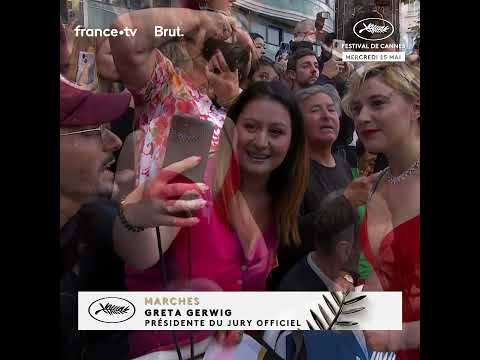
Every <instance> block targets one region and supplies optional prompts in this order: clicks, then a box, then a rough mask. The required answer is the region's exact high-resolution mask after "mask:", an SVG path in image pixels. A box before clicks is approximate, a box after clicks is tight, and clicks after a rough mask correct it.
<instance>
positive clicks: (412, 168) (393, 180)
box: [385, 159, 420, 185]
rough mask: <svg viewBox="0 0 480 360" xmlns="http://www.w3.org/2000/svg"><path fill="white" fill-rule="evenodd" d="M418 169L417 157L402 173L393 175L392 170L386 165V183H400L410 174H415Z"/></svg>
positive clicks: (418, 161)
mask: <svg viewBox="0 0 480 360" xmlns="http://www.w3.org/2000/svg"><path fill="white" fill-rule="evenodd" d="M419 171H420V159H418V160H417V161H415V162H414V163H413V164H412V166H410V167H409V168H408V169H407V170H405V171H404V172H403V173H401V174H400V175H398V176H393V175H392V171H391V170H390V167H387V169H386V175H387V177H386V179H385V180H386V181H387V183H389V184H393V185H396V184H399V183H401V182H402V181H403V180H405V179H406V178H407V177H409V176H411V175H416V174H417V173H418V172H419Z"/></svg>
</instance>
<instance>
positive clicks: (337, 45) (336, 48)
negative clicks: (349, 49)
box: [332, 39, 345, 60]
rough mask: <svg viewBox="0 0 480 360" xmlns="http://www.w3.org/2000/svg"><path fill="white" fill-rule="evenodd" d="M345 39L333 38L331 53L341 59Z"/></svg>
mask: <svg viewBox="0 0 480 360" xmlns="http://www.w3.org/2000/svg"><path fill="white" fill-rule="evenodd" d="M344 46H345V40H339V39H334V40H333V44H332V55H333V56H335V57H336V58H338V59H340V60H342V56H343V51H344V48H343V47H344Z"/></svg>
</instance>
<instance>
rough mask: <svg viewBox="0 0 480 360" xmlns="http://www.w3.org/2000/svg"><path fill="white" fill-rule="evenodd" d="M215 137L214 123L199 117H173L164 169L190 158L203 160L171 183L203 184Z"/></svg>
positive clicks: (177, 115) (179, 115)
mask: <svg viewBox="0 0 480 360" xmlns="http://www.w3.org/2000/svg"><path fill="white" fill-rule="evenodd" d="M212 136H213V123H212V122H210V121H208V120H200V119H199V118H197V117H194V116H191V115H184V114H176V115H174V116H173V117H172V120H171V126H170V132H169V134H168V138H167V148H166V152H165V158H164V160H163V167H166V166H168V165H170V164H173V163H175V162H177V161H180V160H183V159H185V158H188V157H190V156H201V157H202V160H201V161H200V163H199V164H198V165H197V166H195V167H194V168H193V169H189V170H187V171H185V172H183V173H182V174H178V175H177V176H176V177H175V178H174V179H172V180H171V181H170V182H171V183H175V182H180V183H190V182H193V183H202V182H204V175H205V168H206V166H207V160H208V155H209V152H210V146H211V143H212Z"/></svg>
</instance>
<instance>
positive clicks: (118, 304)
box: [88, 297, 135, 323]
mask: <svg viewBox="0 0 480 360" xmlns="http://www.w3.org/2000/svg"><path fill="white" fill-rule="evenodd" d="M88 313H89V314H90V316H91V317H92V318H94V319H95V320H97V321H101V322H104V323H120V322H124V321H127V320H128V319H130V318H132V316H133V315H134V314H135V306H134V305H133V304H132V303H131V302H130V301H128V300H125V299H122V298H118V297H106V298H102V299H98V300H95V301H94V302H93V303H91V304H90V306H89V307H88Z"/></svg>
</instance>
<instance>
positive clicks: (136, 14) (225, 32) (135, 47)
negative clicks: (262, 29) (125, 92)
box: [110, 8, 232, 89]
mask: <svg viewBox="0 0 480 360" xmlns="http://www.w3.org/2000/svg"><path fill="white" fill-rule="evenodd" d="M231 23H232V20H231V19H229V18H227V17H226V16H225V15H222V14H219V13H215V12H209V11H208V12H207V11H195V10H189V9H181V8H150V9H144V10H138V11H132V12H127V13H124V14H122V15H120V16H118V17H117V18H116V19H115V20H114V21H113V23H112V28H113V29H116V30H117V31H125V30H126V29H127V28H128V29H129V30H128V31H130V33H132V31H133V32H135V33H134V35H133V36H126V35H120V36H115V37H111V38H110V47H111V49H112V54H113V57H114V60H115V65H116V67H117V70H118V72H119V74H120V77H121V78H122V81H123V82H124V83H125V85H126V86H127V87H128V88H132V89H139V88H141V87H142V86H143V85H145V83H146V82H147V81H148V79H149V76H150V75H151V71H152V70H153V68H154V66H155V59H154V49H156V48H158V47H160V46H161V45H163V44H165V43H166V42H168V41H170V40H172V39H173V37H170V36H156V32H155V30H156V27H157V26H162V27H163V28H164V29H179V32H180V34H181V35H185V34H188V33H191V32H193V31H195V30H198V29H203V30H206V35H205V36H206V37H216V38H221V39H227V38H228V37H230V36H231V34H232V25H231ZM158 29H159V28H158ZM167 35H168V34H167ZM181 35H180V39H181V38H182V37H181Z"/></svg>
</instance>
